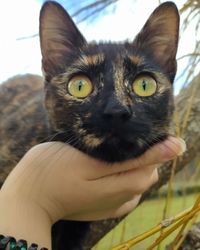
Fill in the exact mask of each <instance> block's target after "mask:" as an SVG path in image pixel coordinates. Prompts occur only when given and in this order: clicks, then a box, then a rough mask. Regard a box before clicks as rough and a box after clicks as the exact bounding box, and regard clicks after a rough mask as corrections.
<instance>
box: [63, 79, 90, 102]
mask: <svg viewBox="0 0 200 250" xmlns="http://www.w3.org/2000/svg"><path fill="white" fill-rule="evenodd" d="M92 88H93V87H92V83H91V81H90V79H89V78H88V77H86V76H83V75H80V76H75V77H73V78H72V79H71V80H70V81H69V83H68V92H69V94H70V95H72V96H75V97H77V98H85V97H87V96H89V94H90V93H91V92H92Z"/></svg>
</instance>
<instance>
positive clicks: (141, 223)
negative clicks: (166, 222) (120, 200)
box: [93, 195, 196, 250]
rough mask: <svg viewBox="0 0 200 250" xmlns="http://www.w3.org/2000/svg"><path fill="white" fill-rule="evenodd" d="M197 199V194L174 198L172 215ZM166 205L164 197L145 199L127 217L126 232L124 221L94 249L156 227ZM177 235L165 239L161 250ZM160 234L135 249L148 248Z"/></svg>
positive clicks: (102, 248)
mask: <svg viewBox="0 0 200 250" xmlns="http://www.w3.org/2000/svg"><path fill="white" fill-rule="evenodd" d="M195 199H196V195H187V196H184V197H178V196H177V197H175V198H174V199H173V204H172V211H171V216H173V215H175V214H177V213H179V212H181V211H182V210H184V209H186V208H188V207H190V206H192V205H193V204H194V202H195ZM164 205H165V199H163V198H160V199H153V200H147V201H145V202H144V203H143V204H142V205H141V206H139V207H138V208H137V209H135V210H134V211H133V212H132V213H131V214H130V215H128V216H127V217H126V219H125V231H124V232H123V227H124V221H122V222H121V223H120V224H119V225H118V226H117V227H116V228H115V229H114V230H112V231H111V232H110V233H108V234H107V235H106V236H105V237H104V238H103V239H102V240H101V241H100V242H99V243H98V245H97V246H96V247H94V248H93V249H94V250H108V249H109V248H111V247H112V246H115V245H117V244H119V243H121V242H122V241H126V240H128V239H130V238H133V237H135V236H137V235H139V234H141V233H143V232H145V231H147V230H149V229H150V228H152V227H154V226H155V225H156V224H158V223H159V222H160V221H161V220H162V215H163V208H164ZM122 234H123V237H122ZM175 235H176V232H175V233H173V234H171V235H170V236H169V237H168V238H167V239H166V240H165V241H163V243H162V246H161V250H162V249H163V250H164V249H165V247H164V246H166V245H167V244H169V243H170V242H171V241H172V240H173V238H174V236H175ZM158 236H159V233H158V234H156V235H154V236H152V237H150V238H149V239H147V240H145V241H143V242H141V243H139V244H137V245H136V246H135V247H133V249H135V250H144V249H146V247H147V246H149V245H150V244H151V243H152V242H153V241H154V240H155V239H156V238H157V237H158Z"/></svg>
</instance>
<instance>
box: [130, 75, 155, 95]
mask: <svg viewBox="0 0 200 250" xmlns="http://www.w3.org/2000/svg"><path fill="white" fill-rule="evenodd" d="M156 89H157V83H156V81H155V80H154V79H153V78H152V77H151V76H148V75H141V76H138V77H137V78H136V79H135V80H134V81H133V84H132V90H133V91H134V92H135V94H136V95H138V96H143V97H145V96H152V95H153V94H154V93H155V92H156Z"/></svg>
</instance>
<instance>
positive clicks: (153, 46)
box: [40, 1, 179, 162]
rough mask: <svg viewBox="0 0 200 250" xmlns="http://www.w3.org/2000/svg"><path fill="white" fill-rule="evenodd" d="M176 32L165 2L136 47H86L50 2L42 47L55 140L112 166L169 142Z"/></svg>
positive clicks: (171, 7) (173, 13)
mask: <svg viewBox="0 0 200 250" xmlns="http://www.w3.org/2000/svg"><path fill="white" fill-rule="evenodd" d="M178 31H179V14H178V10H177V8H176V6H175V4H174V3H172V2H165V3H163V4H162V5H160V6H159V7H158V8H157V9H156V10H155V11H154V12H153V13H152V15H151V16H150V17H149V19H148V20H147V22H146V24H145V25H144V27H143V28H142V30H141V31H140V32H139V34H138V35H137V36H136V38H135V39H134V40H133V41H132V42H125V43H110V42H109V43H99V44H95V43H88V42H87V41H86V39H85V38H84V37H83V35H82V34H81V33H80V31H79V30H78V28H77V27H76V25H75V24H74V22H73V21H72V19H71V18H70V16H69V15H68V13H67V12H66V11H65V10H64V9H63V7H62V6H60V5H59V4H58V3H56V2H53V1H48V2H46V3H45V4H44V5H43V7H42V10H41V13H40V42H41V51H42V65H43V71H44V75H45V91H46V107H47V110H48V114H49V120H50V124H51V127H52V128H53V130H54V131H56V132H57V135H58V136H57V137H56V138H57V140H61V141H63V142H66V143H69V144H71V145H73V146H74V147H76V148H78V149H80V150H81V151H83V152H86V153H88V154H89V155H91V156H93V157H96V158H99V159H102V160H106V161H109V162H114V161H123V160H126V159H129V158H134V157H137V156H139V155H141V154H142V153H143V152H144V151H145V150H147V149H148V148H149V147H150V146H151V145H153V144H155V143H157V142H159V141H161V140H163V139H164V138H166V136H167V135H168V128H169V123H170V119H171V115H172V111H173V97H172V83H173V80H174V77H175V74H176V52H177V44H178ZM130 32H131V27H130Z"/></svg>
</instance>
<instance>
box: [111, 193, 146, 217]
mask: <svg viewBox="0 0 200 250" xmlns="http://www.w3.org/2000/svg"><path fill="white" fill-rule="evenodd" d="M141 196H142V195H136V196H134V198H133V199H132V200H130V201H127V202H126V203H124V204H123V205H122V206H121V207H120V208H118V209H117V210H116V211H115V212H114V213H113V214H112V215H111V218H118V217H121V216H124V215H126V214H128V213H130V212H131V211H132V210H133V209H134V208H135V207H136V206H137V205H138V203H139V201H140V199H141Z"/></svg>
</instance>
